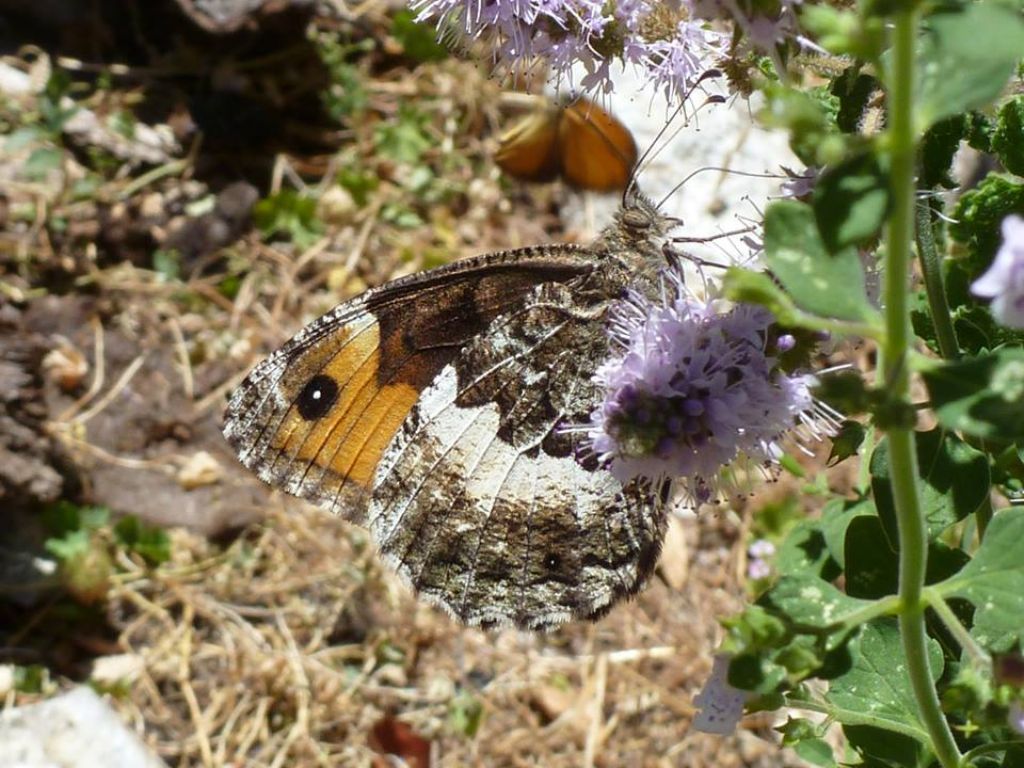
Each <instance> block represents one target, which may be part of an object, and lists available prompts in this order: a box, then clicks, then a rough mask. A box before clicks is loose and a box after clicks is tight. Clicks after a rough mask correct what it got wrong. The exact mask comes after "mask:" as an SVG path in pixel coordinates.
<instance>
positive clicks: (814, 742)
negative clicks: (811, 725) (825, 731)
mask: <svg viewBox="0 0 1024 768" xmlns="http://www.w3.org/2000/svg"><path fill="white" fill-rule="evenodd" d="M793 751H794V752H796V753H797V755H799V756H800V757H801V758H802V759H804V760H806V761H807V762H808V763H810V764H811V765H820V766H823V768H832V766H834V765H836V760H835V756H834V755H833V754H832V745H830V744H829V743H828V742H827V741H825V740H824V739H804V740H803V741H801V742H800V743H799V744H797V745H796V746H794V747H793Z"/></svg>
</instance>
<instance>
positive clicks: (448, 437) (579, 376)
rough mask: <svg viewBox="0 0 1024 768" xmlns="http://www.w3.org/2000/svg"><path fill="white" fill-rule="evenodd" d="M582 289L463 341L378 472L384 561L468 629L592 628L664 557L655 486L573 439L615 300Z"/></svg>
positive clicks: (553, 289) (566, 288)
mask: <svg viewBox="0 0 1024 768" xmlns="http://www.w3.org/2000/svg"><path fill="white" fill-rule="evenodd" d="M597 278H598V276H597V275H595V276H593V280H597ZM588 281H592V280H591V278H589V277H584V278H577V279H575V280H572V281H569V282H568V283H566V284H565V285H560V284H548V285H543V286H540V287H538V288H537V289H535V290H534V291H533V292H532V294H531V296H530V297H529V298H528V299H527V301H526V302H524V304H523V305H522V306H521V307H517V308H516V309H515V310H513V311H512V312H510V313H508V314H507V315H503V316H501V317H498V318H496V319H495V321H494V322H493V323H492V324H491V325H490V326H489V327H488V329H487V332H486V333H485V334H482V335H480V336H477V337H476V338H474V339H473V340H472V341H471V342H470V343H469V344H467V345H466V347H465V348H464V349H463V350H462V351H461V352H460V353H459V355H458V356H456V357H455V358H454V360H453V361H452V362H451V363H450V364H449V365H447V366H445V368H444V369H443V370H442V371H441V373H440V374H439V376H438V377H437V378H436V379H435V381H434V382H433V384H431V386H430V387H429V388H428V389H427V390H425V391H424V393H423V396H422V397H421V399H420V402H419V403H418V404H417V406H416V407H415V408H414V409H413V412H412V413H411V414H410V417H409V419H408V420H407V421H406V424H405V426H404V428H403V430H402V432H401V433H400V435H399V436H398V437H397V438H396V440H395V441H394V442H393V443H392V444H391V446H389V448H388V450H387V452H386V454H385V456H384V458H383V460H382V462H381V466H380V468H379V470H378V476H377V481H376V483H375V486H374V491H373V497H372V500H371V505H370V515H369V519H368V521H367V525H368V527H369V529H370V531H371V533H372V534H373V536H374V539H375V540H376V541H377V543H378V545H379V546H380V548H381V551H382V553H383V555H384V556H385V558H386V559H387V560H388V561H389V562H390V564H391V565H392V566H393V567H394V568H395V569H396V570H397V571H398V572H399V573H400V574H402V575H403V576H404V577H405V578H406V579H407V580H408V581H409V582H410V583H411V584H412V585H413V586H414V587H415V588H416V589H417V590H418V591H419V592H420V593H421V594H422V595H424V596H426V597H427V598H429V599H430V600H432V601H433V602H436V603H438V604H440V605H442V606H444V607H445V608H446V609H448V610H449V611H450V612H451V613H452V614H454V615H455V616H457V617H458V618H459V619H461V620H462V621H464V622H466V623H468V624H494V623H497V624H505V623H514V624H516V625H518V626H525V627H530V628H534V629H537V628H544V627H549V626H552V625H554V624H558V623H561V622H564V621H566V620H568V619H571V618H593V617H595V616H597V615H599V614H601V613H602V612H603V611H604V610H606V609H607V608H608V607H609V606H610V605H611V604H612V603H613V602H614V601H615V600H616V599H618V598H621V597H623V596H626V595H630V594H633V593H635V592H636V591H637V590H638V589H639V588H640V586H641V585H642V584H643V583H644V582H645V581H646V579H647V577H648V576H649V574H650V572H651V570H652V568H653V566H654V563H655V562H656V560H657V555H658V552H659V550H660V546H661V541H662V538H663V535H664V525H665V517H664V510H663V505H662V498H661V489H660V487H657V488H655V487H653V486H650V485H647V484H640V483H630V484H627V485H624V484H623V483H621V482H620V481H618V480H616V479H615V478H614V477H612V475H611V474H610V473H608V472H606V471H605V470H603V469H601V468H600V467H598V466H597V462H596V460H593V459H590V460H587V459H586V458H584V457H583V456H581V451H580V446H579V435H580V433H579V432H578V431H576V432H573V431H568V430H565V429H564V427H565V426H567V425H574V424H582V423H585V422H586V420H587V419H588V418H589V416H590V411H591V410H592V409H593V407H594V405H595V403H596V402H599V401H600V393H599V392H598V391H597V389H596V386H595V384H594V383H593V381H592V376H593V373H594V369H595V367H596V365H597V363H598V362H599V361H600V360H602V359H603V358H604V357H605V355H606V353H607V346H608V336H607V334H606V333H605V332H604V327H603V323H604V310H606V308H607V303H608V302H607V298H606V294H605V292H604V291H603V290H602V291H597V292H595V296H594V299H595V301H594V302H593V303H585V298H586V296H587V293H588V291H587V290H586V287H585V284H586V283H587V282H588ZM581 299H582V300H581ZM570 542H571V544H570Z"/></svg>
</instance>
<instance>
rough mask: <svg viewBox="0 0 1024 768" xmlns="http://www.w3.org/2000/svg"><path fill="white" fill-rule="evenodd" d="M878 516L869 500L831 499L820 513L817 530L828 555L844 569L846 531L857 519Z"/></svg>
mask: <svg viewBox="0 0 1024 768" xmlns="http://www.w3.org/2000/svg"><path fill="white" fill-rule="evenodd" d="M877 515H878V513H877V512H876V511H875V505H874V504H873V503H872V502H871V499H857V500H852V501H851V500H848V499H832V500H831V501H830V502H829V503H828V504H826V505H825V508H824V509H823V510H822V511H821V521H820V522H819V524H818V525H819V529H820V530H821V534H822V536H823V537H824V539H825V545H826V546H827V547H828V551H829V554H830V555H831V556H832V558H833V559H834V560H835V561H836V562H837V563H839V566H840V567H841V568H845V567H846V529H847V528H849V527H850V523H852V522H853V521H854V520H856V519H857V518H859V517H871V518H874V517H876V516H877Z"/></svg>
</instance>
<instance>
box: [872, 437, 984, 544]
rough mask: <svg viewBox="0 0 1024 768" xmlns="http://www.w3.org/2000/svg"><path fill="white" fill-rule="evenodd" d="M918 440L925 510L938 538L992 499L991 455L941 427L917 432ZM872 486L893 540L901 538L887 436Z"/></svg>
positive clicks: (875, 459)
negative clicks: (890, 477) (898, 529)
mask: <svg viewBox="0 0 1024 768" xmlns="http://www.w3.org/2000/svg"><path fill="white" fill-rule="evenodd" d="M914 444H915V447H916V450H917V465H918V471H919V472H920V480H921V482H920V483H919V487H920V489H921V490H920V493H921V508H922V510H923V511H924V516H925V521H926V523H927V525H928V537H929V538H932V539H934V538H935V537H936V536H938V535H939V534H940V533H942V532H943V531H944V530H946V528H948V527H949V526H951V525H952V524H953V523H955V522H957V521H959V520H962V519H963V518H965V517H967V515H970V514H972V513H973V512H974V511H975V510H977V509H978V507H979V506H980V505H981V504H982V502H984V501H985V500H986V499H987V498H988V493H989V486H990V483H991V477H990V476H989V469H988V460H987V459H986V457H985V454H983V453H981V452H980V451H978V450H976V449H974V448H972V447H971V446H969V445H968V444H967V443H965V442H964V441H963V440H961V439H960V438H958V437H957V436H956V435H954V434H952V433H950V432H949V431H947V430H945V429H942V428H940V427H936V428H935V429H932V430H930V431H928V432H916V433H915V434H914ZM871 490H872V493H873V495H874V499H875V507H876V508H877V509H878V515H879V517H880V518H881V520H882V524H883V525H884V526H885V531H886V535H887V536H888V537H889V540H890V541H897V540H898V538H899V536H898V533H897V530H896V508H895V502H894V501H893V497H892V486H891V484H890V482H889V442H888V440H882V441H880V442H879V444H878V447H877V448H876V449H875V452H874V453H873V454H872V456H871Z"/></svg>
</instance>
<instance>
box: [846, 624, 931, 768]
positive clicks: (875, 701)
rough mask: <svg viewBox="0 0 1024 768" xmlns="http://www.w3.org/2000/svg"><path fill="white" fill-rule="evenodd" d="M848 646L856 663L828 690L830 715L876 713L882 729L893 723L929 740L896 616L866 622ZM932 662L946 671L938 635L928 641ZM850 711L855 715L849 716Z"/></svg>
mask: <svg viewBox="0 0 1024 768" xmlns="http://www.w3.org/2000/svg"><path fill="white" fill-rule="evenodd" d="M849 648H850V652H851V654H852V656H853V663H852V665H851V667H850V669H849V670H848V671H847V672H846V674H844V675H841V676H839V677H836V678H834V679H833V680H832V682H831V683H830V685H829V691H828V694H826V698H827V700H828V701H829V702H830V703H831V704H832V705H833V706H834V707H836V709H835V710H832V711H831V712H830V714H831V715H832V716H833V717H834V718H836V719H837V720H839V721H840V722H843V723H845V722H848V721H849V720H851V719H854V722H863V717H864V716H870V717H873V718H877V719H878V720H879V721H881V722H880V723H879V726H880V727H881V728H884V727H885V724H886V723H891V724H892V725H894V726H896V728H895V729H894V730H900V731H905V732H909V733H908V735H910V734H913V738H915V739H917V740H918V741H920V742H921V743H922V744H928V743H929V742H928V737H927V733H926V731H925V728H924V726H923V725H922V724H921V721H920V720H919V719H918V708H917V701H916V700H915V698H914V692H913V690H912V689H911V687H910V677H909V676H908V674H907V664H906V660H905V659H906V657H905V655H904V653H903V644H902V643H901V641H900V633H899V628H898V626H897V624H896V620H895V619H888V618H886V619H879V620H876V621H872V622H869V623H868V624H865V625H864V626H863V628H862V630H861V631H860V633H858V635H857V636H856V637H855V638H853V639H852V640H851V641H850V643H849ZM928 665H929V666H930V667H931V670H932V674H933V676H934V677H936V678H938V677H940V676H941V674H942V669H943V660H942V650H941V648H940V647H939V644H938V643H937V642H935V641H934V640H929V642H928ZM847 713H850V714H851V715H854V716H855V717H854V718H850V717H849V716H847ZM847 733H848V734H849V731H848V730H847ZM905 764H906V765H912V764H914V763H905Z"/></svg>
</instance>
